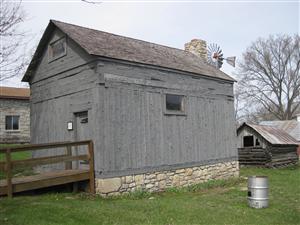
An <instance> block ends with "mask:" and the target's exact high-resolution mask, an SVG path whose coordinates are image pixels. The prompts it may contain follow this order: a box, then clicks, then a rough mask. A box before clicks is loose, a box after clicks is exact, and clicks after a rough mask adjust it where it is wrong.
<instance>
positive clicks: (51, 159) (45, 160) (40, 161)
mask: <svg viewBox="0 0 300 225" xmlns="http://www.w3.org/2000/svg"><path fill="white" fill-rule="evenodd" d="M76 160H88V155H76V156H68V155H59V156H47V157H41V158H33V159H24V160H15V161H12V162H11V163H12V167H13V168H15V167H17V166H38V165H47V164H55V163H60V162H72V161H76Z"/></svg>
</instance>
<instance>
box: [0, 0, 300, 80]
mask: <svg viewBox="0 0 300 225" xmlns="http://www.w3.org/2000/svg"><path fill="white" fill-rule="evenodd" d="M22 5H23V8H24V11H25V12H26V13H27V16H28V19H29V20H28V21H27V22H25V23H24V24H23V25H22V26H23V27H22V28H23V29H25V30H28V31H30V32H31V33H32V34H34V35H35V38H34V39H35V42H37V41H38V40H39V38H40V37H41V35H42V33H43V31H44V29H45V28H46V26H47V24H48V23H49V20H50V19H55V20H60V21H64V22H68V23H73V24H77V25H81V26H86V27H90V28H94V29H98V30H103V31H107V32H111V33H115V34H119V35H124V36H128V37H133V38H137V39H141V40H145V41H150V42H154V43H158V44H163V45H167V46H171V47H175V48H181V49H182V48H183V46H184V43H186V42H188V41H190V40H191V39H193V38H200V39H204V40H206V41H207V42H208V43H217V44H218V45H220V46H221V48H222V50H223V53H224V55H225V56H237V58H238V60H240V59H241V55H242V53H243V51H245V49H246V48H247V47H248V46H249V45H250V44H251V42H253V41H255V40H256V39H257V38H258V37H265V38H266V37H268V36H269V35H270V34H278V33H282V34H289V35H293V34H299V20H300V18H299V11H300V4H299V1H280V2H278V1H247V2H243V1H213V2H209V1H196V0H195V1H188V2H184V1H181V2H172V1H164V2H157V1H156V2H154V1H151V2H150V1H148V2H143V1H139V2H138V3H137V1H120V0H119V1H102V3H101V4H87V3H84V2H81V1H79V0H78V1H74V0H73V1H71V0H69V1H68V0H64V1H59V2H58V1H53V0H52V1H51V0H45V1H34V0H23V3H22ZM33 42H34V41H33ZM224 64H226V63H224ZM222 70H223V71H224V72H226V73H228V74H229V75H232V74H233V73H234V69H233V68H231V67H230V66H229V65H224V66H223V68H222ZM20 80H21V77H19V78H15V79H12V80H10V81H6V82H3V83H2V84H1V85H9V86H21V85H22V84H21V82H20Z"/></svg>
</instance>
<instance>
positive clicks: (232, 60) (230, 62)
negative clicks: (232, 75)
mask: <svg viewBox="0 0 300 225" xmlns="http://www.w3.org/2000/svg"><path fill="white" fill-rule="evenodd" d="M225 60H226V62H227V63H228V64H229V65H231V66H233V67H235V60H236V57H235V56H231V57H227V58H226V59H225Z"/></svg>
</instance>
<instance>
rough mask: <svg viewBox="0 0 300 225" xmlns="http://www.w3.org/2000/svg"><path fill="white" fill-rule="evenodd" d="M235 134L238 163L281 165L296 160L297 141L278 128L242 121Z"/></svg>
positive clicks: (247, 164) (268, 165)
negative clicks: (236, 136) (236, 137)
mask: <svg viewBox="0 0 300 225" xmlns="http://www.w3.org/2000/svg"><path fill="white" fill-rule="evenodd" d="M237 134H238V154H239V163H240V165H246V166H263V167H283V166H288V165H292V164H295V163H297V162H298V156H297V147H298V143H297V141H296V140H295V139H294V138H293V137H292V136H290V135H289V134H288V133H286V132H285V131H284V130H282V129H280V128H276V127H272V126H264V125H254V124H247V123H244V124H243V125H241V126H240V127H239V128H238V130H237Z"/></svg>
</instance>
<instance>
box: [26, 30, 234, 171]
mask: <svg viewBox="0 0 300 225" xmlns="http://www.w3.org/2000/svg"><path fill="white" fill-rule="evenodd" d="M58 33H59V32H58ZM77 48H78V47H76V44H75V43H73V42H72V41H70V40H69V41H68V50H67V55H66V56H65V57H63V58H61V59H60V60H57V61H56V62H55V61H54V62H52V63H48V61H47V59H46V58H47V57H46V55H44V58H43V59H42V60H41V63H40V65H39V67H38V69H37V71H36V73H35V76H34V78H33V79H32V80H31V90H32V93H31V95H32V96H31V97H32V98H31V111H32V113H31V124H32V125H31V132H32V142H33V143H45V142H53V141H72V140H74V139H75V134H74V131H67V122H68V121H74V113H75V112H80V111H85V110H88V115H89V116H88V117H89V133H90V139H92V140H93V141H94V143H95V169H96V176H97V177H113V176H118V175H121V174H124V175H125V174H130V173H139V172H150V171H154V170H159V169H167V168H168V169H170V168H171V169H174V168H181V167H186V166H193V165H195V166H198V165H201V164H207V163H213V162H217V161H227V160H233V159H237V149H236V146H235V140H236V139H235V127H234V112H233V84H232V83H230V82H225V81H221V80H217V79H215V80H214V79H206V78H202V77H201V76H197V75H194V76H191V75H190V76H187V75H183V74H180V73H175V72H174V71H167V70H162V69H158V68H152V67H149V66H138V65H133V64H130V63H117V62H114V61H113V60H108V59H107V60H100V61H98V64H97V63H96V62H95V61H94V59H93V58H90V57H88V56H87V55H86V54H85V53H84V52H83V51H82V50H80V49H77ZM69 54H70V55H69ZM45 60H46V61H45ZM55 64H56V65H55ZM166 93H172V94H181V95H184V96H185V98H186V105H185V109H186V115H183V116H182V115H181V116H175V115H165V113H164V112H165V100H164V99H165V94H166ZM43 154H45V153H43Z"/></svg>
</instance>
